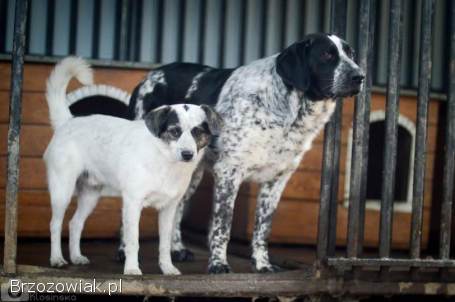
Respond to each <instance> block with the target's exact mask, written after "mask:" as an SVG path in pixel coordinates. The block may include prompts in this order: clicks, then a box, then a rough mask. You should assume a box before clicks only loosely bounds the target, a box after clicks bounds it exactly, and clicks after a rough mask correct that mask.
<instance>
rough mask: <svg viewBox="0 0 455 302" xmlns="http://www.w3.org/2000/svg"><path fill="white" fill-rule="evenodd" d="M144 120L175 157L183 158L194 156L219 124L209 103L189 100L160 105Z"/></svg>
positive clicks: (192, 158) (215, 134)
mask: <svg viewBox="0 0 455 302" xmlns="http://www.w3.org/2000/svg"><path fill="white" fill-rule="evenodd" d="M144 120H145V124H146V126H147V128H148V129H149V130H150V132H151V133H152V134H153V135H155V136H156V137H158V138H160V139H161V140H162V141H163V142H164V143H165V144H167V146H168V147H169V149H170V152H171V153H172V154H173V155H174V157H175V159H176V160H177V161H185V162H191V161H193V160H195V159H196V158H198V156H199V154H200V153H201V152H202V150H204V148H205V147H206V146H207V145H208V144H209V143H210V141H211V140H212V139H213V138H214V137H215V136H217V135H218V134H219V132H220V130H221V127H222V124H223V122H222V119H221V117H220V115H219V114H218V113H216V112H215V111H214V110H213V109H212V108H211V107H209V106H206V105H202V106H197V105H190V104H179V105H172V106H161V107H159V108H157V109H155V110H153V111H151V112H149V113H148V114H147V115H146V116H145V117H144Z"/></svg>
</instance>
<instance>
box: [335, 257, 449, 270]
mask: <svg viewBox="0 0 455 302" xmlns="http://www.w3.org/2000/svg"><path fill="white" fill-rule="evenodd" d="M327 263H328V264H329V265H330V266H334V267H339V268H346V267H349V266H364V267H382V266H386V267H392V266H395V267H397V266H401V267H427V268H435V267H440V268H455V260H442V259H392V258H328V259H327Z"/></svg>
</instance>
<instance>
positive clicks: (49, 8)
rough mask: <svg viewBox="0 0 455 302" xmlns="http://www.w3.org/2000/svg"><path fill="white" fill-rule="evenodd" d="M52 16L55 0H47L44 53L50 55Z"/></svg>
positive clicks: (52, 41) (52, 37) (53, 15)
mask: <svg viewBox="0 0 455 302" xmlns="http://www.w3.org/2000/svg"><path fill="white" fill-rule="evenodd" d="M54 18H55V0H47V20H46V55H47V56H50V55H52V46H53V43H54Z"/></svg>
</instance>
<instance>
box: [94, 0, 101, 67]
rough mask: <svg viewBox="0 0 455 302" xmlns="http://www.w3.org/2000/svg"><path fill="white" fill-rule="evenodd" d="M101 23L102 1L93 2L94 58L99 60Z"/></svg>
mask: <svg viewBox="0 0 455 302" xmlns="http://www.w3.org/2000/svg"><path fill="white" fill-rule="evenodd" d="M100 22H101V0H95V1H94V2H93V35H92V58H95V59H98V58H99V49H100V45H99V41H100V30H101V26H100Z"/></svg>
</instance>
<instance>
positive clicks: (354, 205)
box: [347, 0, 375, 258]
mask: <svg viewBox="0 0 455 302" xmlns="http://www.w3.org/2000/svg"><path fill="white" fill-rule="evenodd" d="M374 10H375V2H374V1H373V0H367V1H361V2H360V8H359V35H358V62H359V66H360V68H362V69H363V70H364V71H365V72H366V81H365V82H366V83H365V84H364V85H362V89H361V91H360V93H359V95H358V96H357V97H356V98H355V104H354V105H355V106H354V121H353V133H352V156H351V158H352V159H355V160H352V162H351V175H350V188H349V210H348V234H347V256H348V257H351V258H355V257H358V256H359V255H360V252H361V250H362V239H363V217H362V213H363V207H364V200H363V199H364V198H365V186H366V181H365V178H366V166H367V164H368V160H367V157H368V130H369V115H370V94H371V76H372V75H371V72H370V71H371V70H370V69H368V68H369V67H370V66H371V65H370V64H369V63H370V62H371V49H372V46H373V43H372V42H373V36H374V26H372V21H371V17H372V16H374ZM365 155H366V157H365Z"/></svg>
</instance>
